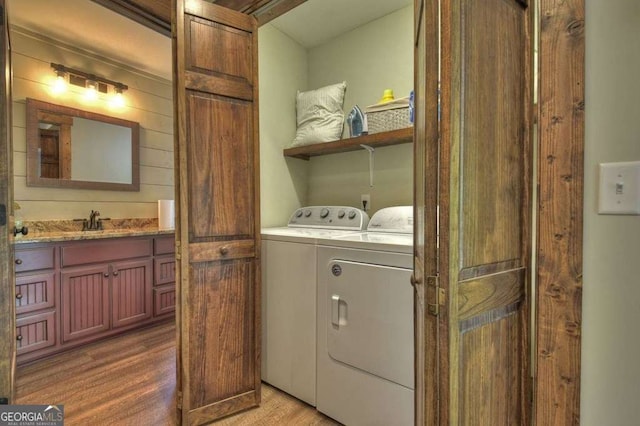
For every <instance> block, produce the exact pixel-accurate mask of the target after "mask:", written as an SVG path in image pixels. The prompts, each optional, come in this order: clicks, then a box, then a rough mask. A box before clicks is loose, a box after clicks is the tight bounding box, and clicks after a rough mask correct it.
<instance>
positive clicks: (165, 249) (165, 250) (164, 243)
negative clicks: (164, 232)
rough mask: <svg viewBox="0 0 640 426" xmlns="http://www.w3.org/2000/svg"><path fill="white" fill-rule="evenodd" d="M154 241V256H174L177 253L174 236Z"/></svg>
mask: <svg viewBox="0 0 640 426" xmlns="http://www.w3.org/2000/svg"><path fill="white" fill-rule="evenodd" d="M153 241H154V248H153V254H172V253H175V251H176V239H175V237H174V236H173V235H171V236H169V237H158V238H155V239H154V240H153Z"/></svg>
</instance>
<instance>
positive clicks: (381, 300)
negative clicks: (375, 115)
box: [317, 206, 414, 426]
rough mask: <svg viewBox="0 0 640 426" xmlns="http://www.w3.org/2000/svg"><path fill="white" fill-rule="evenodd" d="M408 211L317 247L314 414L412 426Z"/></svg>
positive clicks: (391, 211) (398, 210) (387, 214)
mask: <svg viewBox="0 0 640 426" xmlns="http://www.w3.org/2000/svg"><path fill="white" fill-rule="evenodd" d="M412 252H413V208H412V207H411V206H402V207H391V208H387V209H382V210H380V211H379V212H377V213H376V214H375V215H373V217H372V218H371V221H370V222H369V226H368V232H365V233H358V234H352V235H346V236H339V237H336V238H333V239H331V240H325V241H323V242H321V243H320V245H319V246H318V336H317V338H318V346H317V349H318V354H317V364H318V367H317V371H318V376H317V409H318V410H319V411H321V412H323V413H325V414H327V415H328V416H330V417H332V418H334V419H336V420H337V421H339V422H341V423H344V424H346V425H394V426H396V425H397V426H401V425H413V422H414V352H413V348H414V343H413V339H414V332H413V330H414V325H413V288H412V286H411V284H410V277H411V273H412V270H413V255H412Z"/></svg>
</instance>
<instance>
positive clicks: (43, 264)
mask: <svg viewBox="0 0 640 426" xmlns="http://www.w3.org/2000/svg"><path fill="white" fill-rule="evenodd" d="M54 253H55V247H54V246H50V247H36V248H25V249H22V248H21V249H16V254H15V264H16V272H26V271H37V270H38V269H53V265H54V259H55V257H54Z"/></svg>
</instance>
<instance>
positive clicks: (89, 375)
mask: <svg viewBox="0 0 640 426" xmlns="http://www.w3.org/2000/svg"><path fill="white" fill-rule="evenodd" d="M175 333H176V330H175V324H174V323H173V322H168V323H164V324H159V325H157V326H154V327H150V328H146V329H143V330H139V331H136V332H132V333H129V334H125V335H123V336H119V337H115V338H112V339H109V340H106V341H103V342H99V343H94V344H91V345H87V346H84V347H81V348H77V349H74V350H71V351H69V352H65V353H61V354H58V355H55V356H53V357H50V358H47V359H45V360H41V361H37V362H34V363H31V364H27V365H23V366H19V367H18V372H17V379H16V394H17V398H16V403H18V404H64V409H65V425H69V426H73V425H79V426H80V425H81V426H85V425H92V426H93V425H95V426H102V425H105V426H110V425H117V426H128V425H131V426H146V425H154V426H174V425H175V424H176V419H175V386H176V377H175V368H176V348H175ZM216 424H219V425H223V426H249V425H313V426H316V425H317V426H325V425H326V426H330V425H339V423H337V422H335V421H334V420H332V419H330V418H328V417H326V416H324V415H323V414H321V413H319V412H318V411H316V410H315V409H314V408H313V407H311V406H309V405H307V404H305V403H303V402H302V401H300V400H298V399H296V398H294V397H292V396H290V395H287V394H286V393H284V392H281V391H279V390H277V389H275V388H273V387H271V386H269V385H267V384H263V385H262V405H261V406H260V407H259V408H257V409H253V410H248V411H246V412H244V413H240V414H237V415H235V416H230V417H227V418H225V419H223V420H221V421H219V422H217V423H216Z"/></svg>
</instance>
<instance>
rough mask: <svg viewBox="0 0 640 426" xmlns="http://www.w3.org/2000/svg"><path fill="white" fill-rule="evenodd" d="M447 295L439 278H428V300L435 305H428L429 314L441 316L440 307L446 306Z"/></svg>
mask: <svg viewBox="0 0 640 426" xmlns="http://www.w3.org/2000/svg"><path fill="white" fill-rule="evenodd" d="M445 298H446V293H445V291H444V289H443V288H440V280H439V278H438V276H430V277H427V300H430V301H432V302H433V303H429V304H428V309H429V313H430V314H431V315H433V316H438V315H440V306H444V303H445Z"/></svg>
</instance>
